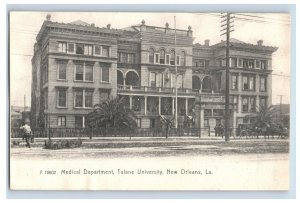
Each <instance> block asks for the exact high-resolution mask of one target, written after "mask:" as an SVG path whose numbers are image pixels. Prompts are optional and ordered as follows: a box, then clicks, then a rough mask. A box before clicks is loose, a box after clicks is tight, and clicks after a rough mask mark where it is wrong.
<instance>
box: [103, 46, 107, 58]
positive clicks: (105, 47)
mask: <svg viewBox="0 0 300 203" xmlns="http://www.w3.org/2000/svg"><path fill="white" fill-rule="evenodd" d="M102 56H104V57H109V46H102Z"/></svg>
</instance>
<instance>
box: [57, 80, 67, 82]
mask: <svg viewBox="0 0 300 203" xmlns="http://www.w3.org/2000/svg"><path fill="white" fill-rule="evenodd" d="M57 81H60V82H68V80H66V79H57Z"/></svg>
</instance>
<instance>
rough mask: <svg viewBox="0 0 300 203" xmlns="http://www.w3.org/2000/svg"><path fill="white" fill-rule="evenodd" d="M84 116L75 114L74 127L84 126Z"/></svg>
mask: <svg viewBox="0 0 300 203" xmlns="http://www.w3.org/2000/svg"><path fill="white" fill-rule="evenodd" d="M83 122H84V117H83V116H75V128H83V127H84V123H83Z"/></svg>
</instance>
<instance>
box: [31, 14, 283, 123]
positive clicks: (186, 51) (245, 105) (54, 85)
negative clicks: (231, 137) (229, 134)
mask: <svg viewBox="0 0 300 203" xmlns="http://www.w3.org/2000/svg"><path fill="white" fill-rule="evenodd" d="M50 18H51V16H49V15H48V16H47V20H46V21H44V23H43V25H42V27H41V30H40V32H39V34H38V36H37V38H36V44H35V46H34V56H33V58H32V67H33V68H32V96H31V97H32V99H31V101H32V104H31V112H32V119H31V120H32V125H33V126H34V127H53V128H61V127H66V128H74V127H79V128H81V127H85V116H86V115H87V114H88V113H89V112H90V111H92V109H93V106H94V105H95V104H99V103H101V102H103V101H105V100H107V99H108V98H113V97H117V96H118V97H124V98H125V99H126V101H127V104H128V106H129V108H131V109H132V110H133V111H134V112H135V114H136V115H137V124H138V126H139V127H141V128H155V127H156V125H157V122H156V120H157V118H158V117H159V116H161V115H163V116H174V115H175V103H176V102H175V99H176V94H175V89H176V86H177V93H178V96H177V98H178V100H177V101H178V102H177V104H178V108H177V109H178V110H177V111H178V126H179V127H184V126H186V124H187V122H186V121H187V120H192V121H193V122H192V124H189V125H192V126H194V127H197V128H200V127H211V129H213V128H214V127H215V125H216V123H218V122H223V121H222V120H223V118H224V114H225V113H224V109H225V97H224V95H225V94H224V93H225V65H226V64H225V42H221V43H218V44H215V45H210V44H209V40H205V43H204V44H203V45H200V44H193V31H192V28H191V27H190V26H189V27H188V29H187V30H179V29H177V30H176V31H175V30H174V29H171V28H169V25H168V23H166V25H165V27H156V26H149V25H146V23H145V21H142V22H141V24H139V25H134V26H131V27H128V28H124V29H112V28H111V26H110V25H107V27H105V28H99V27H95V25H94V24H91V25H90V24H87V23H85V22H82V21H75V22H72V23H67V24H64V23H57V22H52V21H51V19H50ZM175 32H176V34H175ZM175 41H176V43H175ZM175 44H176V45H175ZM276 49H277V48H275V47H269V46H264V45H263V42H262V41H258V44H255V45H253V44H247V43H244V42H241V41H238V40H235V39H232V40H231V49H230V101H231V105H230V115H231V121H230V123H231V125H232V127H236V126H237V125H238V124H239V123H248V122H250V121H249V120H247V119H246V118H245V116H246V115H248V114H249V113H251V112H253V111H255V110H256V106H259V105H270V104H271V96H272V88H271V84H272V77H271V72H272V53H273V52H274V51H276ZM176 67H177V77H176V74H175V72H176V71H175V70H176Z"/></svg>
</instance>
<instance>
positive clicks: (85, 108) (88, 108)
mask: <svg viewBox="0 0 300 203" xmlns="http://www.w3.org/2000/svg"><path fill="white" fill-rule="evenodd" d="M74 109H83V110H90V109H93V107H74Z"/></svg>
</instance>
